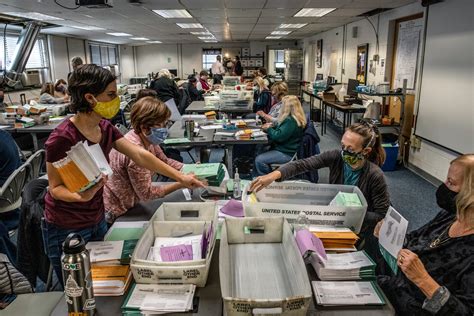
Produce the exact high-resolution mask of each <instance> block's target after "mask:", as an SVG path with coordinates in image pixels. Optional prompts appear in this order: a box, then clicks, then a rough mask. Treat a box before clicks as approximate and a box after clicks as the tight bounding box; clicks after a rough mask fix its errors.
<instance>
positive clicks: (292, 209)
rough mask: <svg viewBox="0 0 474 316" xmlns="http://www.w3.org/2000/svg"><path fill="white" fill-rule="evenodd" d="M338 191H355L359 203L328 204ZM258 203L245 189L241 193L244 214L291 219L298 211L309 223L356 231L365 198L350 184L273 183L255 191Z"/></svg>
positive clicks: (361, 217) (359, 224) (291, 220)
mask: <svg viewBox="0 0 474 316" xmlns="http://www.w3.org/2000/svg"><path fill="white" fill-rule="evenodd" d="M339 192H346V193H356V194H357V196H358V197H359V200H360V202H361V204H362V206H350V207H349V206H330V205H329V203H330V202H331V201H332V199H333V198H334V197H335V196H336V194H337V193H339ZM256 196H257V199H258V202H251V201H250V199H249V194H248V193H247V190H244V191H243V193H242V201H243V205H244V211H245V215H246V216H252V217H262V216H267V217H268V216H283V217H285V218H287V219H288V221H289V222H293V221H294V220H295V219H296V218H297V217H298V215H299V213H300V212H301V211H304V212H305V213H306V215H307V216H308V219H309V220H310V222H311V224H313V225H324V226H341V227H347V228H350V229H351V230H353V231H354V232H355V233H356V234H358V233H359V232H360V228H361V226H362V222H363V221H364V216H365V212H366V211H367V201H366V200H365V197H364V195H363V194H362V192H361V191H360V189H359V188H358V187H356V186H352V185H338V184H315V183H305V182H294V181H288V182H279V183H278V182H275V183H273V184H271V185H269V186H268V187H266V188H265V189H263V190H261V191H259V192H257V193H256Z"/></svg>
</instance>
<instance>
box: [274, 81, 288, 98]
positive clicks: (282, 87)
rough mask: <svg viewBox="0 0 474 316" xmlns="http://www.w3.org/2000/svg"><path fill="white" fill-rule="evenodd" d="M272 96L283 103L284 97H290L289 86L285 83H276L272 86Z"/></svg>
mask: <svg viewBox="0 0 474 316" xmlns="http://www.w3.org/2000/svg"><path fill="white" fill-rule="evenodd" d="M272 94H273V95H274V96H275V97H276V98H277V99H278V101H281V99H283V97H284V96H286V95H288V85H287V84H286V83H285V82H283V81H280V82H275V83H274V84H273V86H272Z"/></svg>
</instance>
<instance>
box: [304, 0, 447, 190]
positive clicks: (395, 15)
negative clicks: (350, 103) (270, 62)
mask: <svg viewBox="0 0 474 316" xmlns="http://www.w3.org/2000/svg"><path fill="white" fill-rule="evenodd" d="M424 11H425V9H424V8H423V7H422V6H421V4H420V3H419V2H416V3H413V4H410V5H407V6H403V7H400V8H397V9H393V10H390V11H387V12H384V13H381V14H379V15H376V16H373V17H371V18H370V19H371V21H372V23H374V25H375V27H376V28H377V27H378V32H379V52H378V53H379V55H380V58H381V59H385V67H384V68H382V67H381V66H380V64H379V65H377V66H376V74H375V76H374V75H373V74H371V73H368V76H367V83H368V84H371V83H375V84H378V83H382V82H388V81H389V80H390V76H391V66H392V65H391V60H392V51H393V44H392V43H393V36H394V30H393V28H394V25H395V20H396V19H399V18H402V17H407V16H411V15H415V14H418V13H424ZM354 26H357V27H358V36H357V38H352V27H354ZM344 28H345V32H346V34H345V45H346V50H345V52H344V51H343V48H342V47H343V36H344ZM318 39H323V67H322V68H320V69H319V68H314V67H312V65H314V62H313V61H314V51H313V47H312V45H314V46H316V41H317V40H318ZM365 43H368V44H369V53H368V56H369V58H368V59H369V61H370V60H371V59H372V58H373V55H374V54H375V47H376V45H375V44H376V40H375V34H374V30H373V29H372V26H371V25H370V24H369V22H368V21H367V20H365V19H363V20H360V21H356V22H353V23H349V24H347V25H346V26H345V27H338V28H335V29H332V30H329V31H326V32H323V33H319V34H317V35H314V36H312V37H309V38H306V39H304V40H303V47H304V49H305V67H309V69H305V71H304V78H305V80H308V81H312V80H314V77H315V74H316V73H323V74H324V77H326V76H327V75H328V74H329V65H330V61H329V58H330V55H331V53H334V54H336V55H337V59H338V60H337V76H336V79H338V81H340V80H341V79H342V82H344V83H346V82H347V80H348V79H349V78H355V77H356V64H357V59H356V52H357V45H359V44H365ZM415 93H416V92H415ZM455 157H456V154H455V153H452V152H450V151H448V150H446V149H444V148H441V147H438V146H436V145H434V144H431V143H429V142H426V141H422V144H421V148H420V149H411V150H410V158H409V163H410V164H411V165H413V166H415V167H417V168H419V169H421V170H422V171H423V172H426V173H428V174H429V175H431V176H433V177H435V178H437V179H439V180H442V181H443V180H444V179H445V177H446V173H447V170H448V168H449V162H450V161H451V160H452V159H454V158H455Z"/></svg>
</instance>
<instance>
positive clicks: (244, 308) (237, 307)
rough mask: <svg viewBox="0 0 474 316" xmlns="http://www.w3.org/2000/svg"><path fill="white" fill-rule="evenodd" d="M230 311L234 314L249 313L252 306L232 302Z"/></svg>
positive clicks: (243, 302)
mask: <svg viewBox="0 0 474 316" xmlns="http://www.w3.org/2000/svg"><path fill="white" fill-rule="evenodd" d="M232 310H233V312H236V313H250V312H251V310H252V305H251V304H250V303H248V302H246V301H233V302H232Z"/></svg>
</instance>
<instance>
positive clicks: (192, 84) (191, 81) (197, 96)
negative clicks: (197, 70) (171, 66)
mask: <svg viewBox="0 0 474 316" xmlns="http://www.w3.org/2000/svg"><path fill="white" fill-rule="evenodd" d="M187 89H188V93H189V98H190V99H191V101H204V97H203V96H202V95H203V94H204V93H206V91H205V90H198V89H197V79H196V77H195V76H194V75H189V77H188V86H187Z"/></svg>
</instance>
